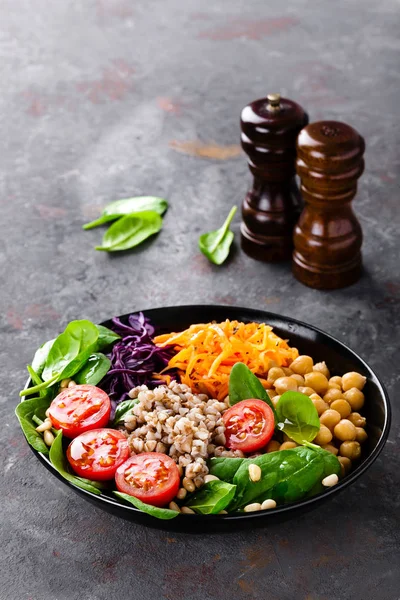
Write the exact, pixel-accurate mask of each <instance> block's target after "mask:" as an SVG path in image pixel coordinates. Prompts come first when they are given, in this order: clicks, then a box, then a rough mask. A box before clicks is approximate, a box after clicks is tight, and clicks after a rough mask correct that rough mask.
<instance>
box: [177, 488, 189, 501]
mask: <svg viewBox="0 0 400 600" xmlns="http://www.w3.org/2000/svg"><path fill="white" fill-rule="evenodd" d="M186 494H187V490H185V488H180V489H179V490H178V493H177V495H176V497H177V498H178V500H184V499H185V498H186Z"/></svg>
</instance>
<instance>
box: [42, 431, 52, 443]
mask: <svg viewBox="0 0 400 600" xmlns="http://www.w3.org/2000/svg"><path fill="white" fill-rule="evenodd" d="M43 440H44V443H45V444H46V446H51V445H52V443H53V442H54V435H53V434H52V433H51V431H49V430H46V431H45V432H44V434H43Z"/></svg>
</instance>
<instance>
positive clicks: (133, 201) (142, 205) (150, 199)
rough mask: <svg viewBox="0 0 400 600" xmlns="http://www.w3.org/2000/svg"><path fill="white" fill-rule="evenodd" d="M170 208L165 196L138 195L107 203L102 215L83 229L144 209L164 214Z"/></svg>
mask: <svg viewBox="0 0 400 600" xmlns="http://www.w3.org/2000/svg"><path fill="white" fill-rule="evenodd" d="M167 208H168V202H167V201H166V200H164V198H158V197H157V196H137V197H135V198H125V199H123V200H116V201H115V202H111V203H110V204H107V206H106V207H105V208H104V209H103V212H102V214H101V216H100V217H99V218H98V219H95V220H94V221H91V222H90V223H86V224H85V225H83V226H82V228H83V229H93V228H94V227H98V226H99V225H104V224H105V223H108V222H110V221H115V220H116V219H119V218H120V217H122V216H124V215H130V214H132V213H138V212H143V211H148V210H151V211H154V212H156V213H158V214H159V215H163V214H164V213H165V211H166V210H167Z"/></svg>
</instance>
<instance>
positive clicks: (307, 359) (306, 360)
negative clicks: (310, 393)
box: [290, 354, 314, 375]
mask: <svg viewBox="0 0 400 600" xmlns="http://www.w3.org/2000/svg"><path fill="white" fill-rule="evenodd" d="M313 365H314V361H313V359H312V358H311V356H306V355H305V354H302V355H301V356H298V357H297V358H295V359H294V361H293V362H292V364H291V365H290V368H291V369H292V371H293V372H294V373H297V374H298V375H305V374H306V373H311V371H312V369H313Z"/></svg>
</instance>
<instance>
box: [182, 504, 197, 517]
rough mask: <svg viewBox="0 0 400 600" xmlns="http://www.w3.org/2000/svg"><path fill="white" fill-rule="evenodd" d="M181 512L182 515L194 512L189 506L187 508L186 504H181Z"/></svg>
mask: <svg viewBox="0 0 400 600" xmlns="http://www.w3.org/2000/svg"><path fill="white" fill-rule="evenodd" d="M181 513H183V514H184V515H195V514H196V513H195V512H194V510H192V509H191V508H189V507H188V506H182V508H181Z"/></svg>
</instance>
